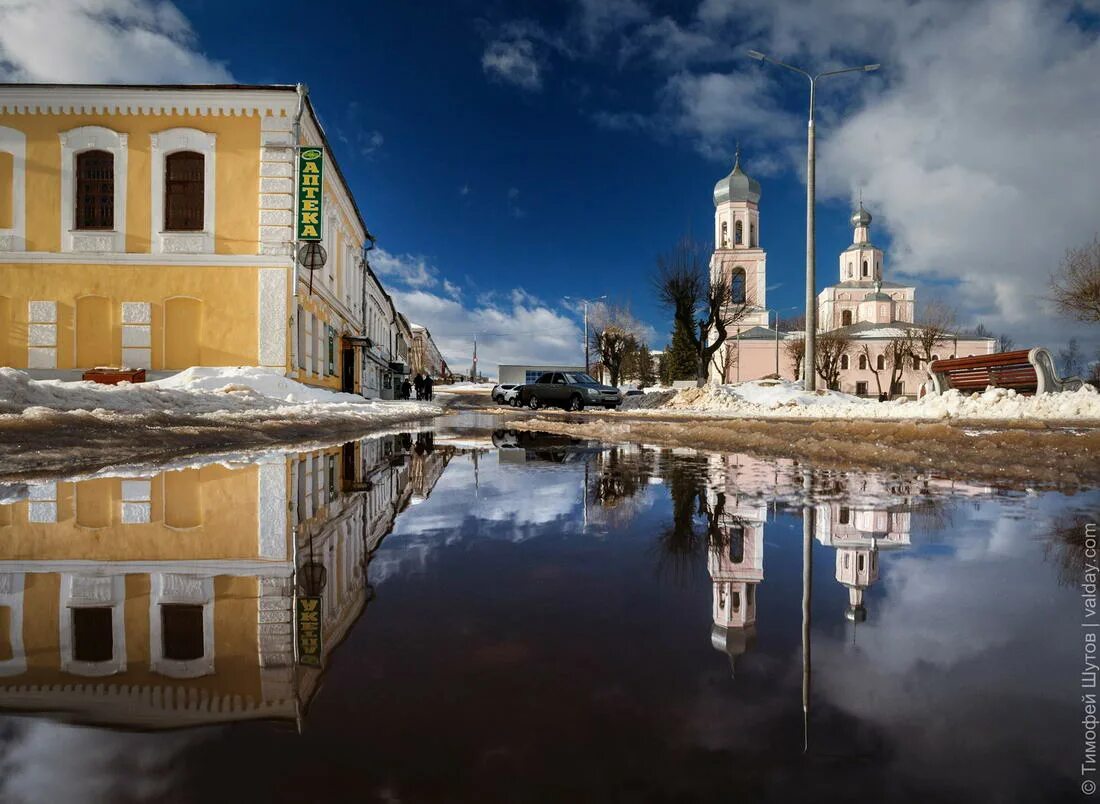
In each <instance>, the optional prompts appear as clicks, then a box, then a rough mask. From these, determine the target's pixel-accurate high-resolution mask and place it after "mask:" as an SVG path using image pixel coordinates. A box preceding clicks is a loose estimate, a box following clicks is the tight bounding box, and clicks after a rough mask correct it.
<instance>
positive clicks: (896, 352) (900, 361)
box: [860, 335, 913, 399]
mask: <svg viewBox="0 0 1100 804" xmlns="http://www.w3.org/2000/svg"><path fill="white" fill-rule="evenodd" d="M860 352H861V353H862V354H863V355H864V357H866V358H867V367H868V368H869V369H870V370H871V373H872V374H874V375H875V385H876V386H878V395H879V398H880V399H881V398H882V396H883V390H882V378H881V376H880V373H881V372H883V371H886V370H889V372H890V381H889V383H888V384H887V386H886V388H887V391H886V392H885V393H886V397H887V398H891V397H893V395H894V389H895V388H896V387H897V384H898V381H899V380H900V379H901V376H902V374H903V373H904V371H905V361H906V360H912V358H913V341H912V340H911V339H910V338H909V337H908V336H907V335H903V336H898V337H896V338H891V339H890V340H889V341H887V342H886V348H885V349H884V350H883V351H882V353H881V357H882V368H881V369H880V368H879V367H878V358H879V355H872V354H871V350H870V347H869V346H868V345H867V344H862V345H861V346H860Z"/></svg>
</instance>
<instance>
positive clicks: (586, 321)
mask: <svg viewBox="0 0 1100 804" xmlns="http://www.w3.org/2000/svg"><path fill="white" fill-rule="evenodd" d="M584 373H585V374H587V373H588V302H587V301H586V302H585V303H584Z"/></svg>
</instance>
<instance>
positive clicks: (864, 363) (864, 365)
mask: <svg viewBox="0 0 1100 804" xmlns="http://www.w3.org/2000/svg"><path fill="white" fill-rule="evenodd" d="M859 368H860V370H861V371H862V370H864V369H866V368H867V355H860V356H859ZM865 384H866V383H865Z"/></svg>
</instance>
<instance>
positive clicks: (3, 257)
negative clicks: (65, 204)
mask: <svg viewBox="0 0 1100 804" xmlns="http://www.w3.org/2000/svg"><path fill="white" fill-rule="evenodd" d="M20 264H22V265H26V264H32V265H42V264H49V265H87V266H89V267H95V268H102V267H103V266H105V265H107V266H110V265H169V266H171V265H182V266H187V267H194V268H290V267H291V262H290V257H287V256H271V255H259V254H186V255H168V254H146V253H141V254H134V253H128V254H117V253H115V254H111V253H106V252H104V253H95V254H86V253H85V254H65V253H61V252H57V251H0V265H20Z"/></svg>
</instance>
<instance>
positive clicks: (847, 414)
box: [622, 380, 1100, 421]
mask: <svg viewBox="0 0 1100 804" xmlns="http://www.w3.org/2000/svg"><path fill="white" fill-rule="evenodd" d="M622 409H623V410H628V411H631V412H634V413H638V414H642V415H645V414H661V415H692V416H698V415H706V416H719V417H721V416H727V417H745V418H821V419H847V418H851V419H863V420H868V419H898V420H901V419H909V420H929V421H934V420H942V419H958V420H968V419H981V420H1027V419H1031V420H1044V421H1066V420H1100V393H1098V392H1097V391H1096V389H1094V388H1092V387H1091V386H1085V387H1084V388H1082V389H1081V390H1079V391H1073V392H1065V393H1057V394H1042V395H1039V396H1023V395H1020V394H1017V393H1016V392H1015V391H1013V390H1010V389H1006V388H988V389H986V390H985V392H983V393H981V394H969V395H968V394H963V393H960V392H959V391H955V390H952V391H948V392H947V393H945V394H942V395H939V396H926V397H924V398H923V399H920V400H918V401H911V400H906V399H897V400H893V401H890V402H878V401H877V400H874V399H869V398H864V397H858V396H852V395H851V394H844V393H840V392H838V391H826V390H819V391H816V392H814V393H808V392H807V391H805V390H804V389H803V388H802V386H801V384H800V383H796V382H792V381H790V380H753V381H751V382H743V383H740V384H737V385H708V386H706V387H704V388H687V389H684V390H681V391H660V392H656V393H651V394H646V395H645V396H641V397H627V398H626V399H625V400H624V401H623V406H622Z"/></svg>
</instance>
